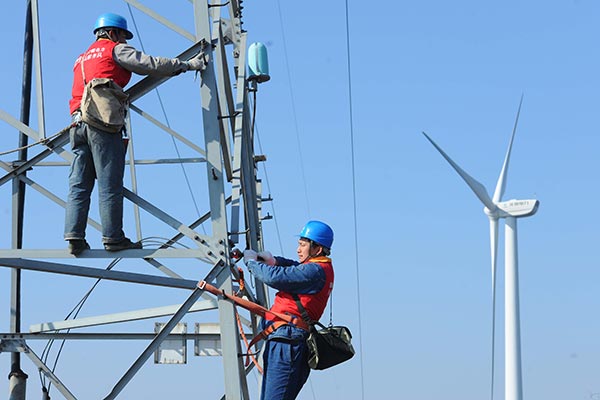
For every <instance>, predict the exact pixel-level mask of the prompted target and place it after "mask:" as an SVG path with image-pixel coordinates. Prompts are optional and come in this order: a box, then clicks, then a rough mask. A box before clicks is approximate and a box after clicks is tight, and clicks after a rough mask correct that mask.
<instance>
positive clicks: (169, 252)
mask: <svg viewBox="0 0 600 400" xmlns="http://www.w3.org/2000/svg"><path fill="white" fill-rule="evenodd" d="M204 253H205V252H204V250H201V249H139V250H137V249H136V250H121V251H119V252H118V254H117V253H115V252H112V251H106V250H84V251H83V253H81V254H79V255H78V256H74V255H72V254H71V253H70V252H69V251H68V250H67V249H41V250H35V249H10V250H0V258H36V259H40V258H67V259H87V258H101V259H107V258H109V259H110V258H196V259H198V260H201V261H203V262H208V263H210V260H209V259H207V258H206V257H204Z"/></svg>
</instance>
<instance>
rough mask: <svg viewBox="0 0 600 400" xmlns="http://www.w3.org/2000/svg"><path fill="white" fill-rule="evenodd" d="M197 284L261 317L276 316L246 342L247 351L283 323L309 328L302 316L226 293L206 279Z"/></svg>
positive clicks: (241, 279)
mask: <svg viewBox="0 0 600 400" xmlns="http://www.w3.org/2000/svg"><path fill="white" fill-rule="evenodd" d="M197 286H198V288H199V289H201V290H206V291H207V292H209V293H212V294H214V295H215V296H221V297H223V298H226V299H228V300H231V301H232V302H233V303H235V304H237V305H239V306H240V307H242V308H245V309H246V310H248V311H250V312H251V313H253V314H256V315H259V316H261V317H263V318H265V316H266V314H270V315H273V316H275V317H276V318H277V320H275V322H273V323H272V324H271V325H269V326H268V327H267V328H266V329H264V330H263V331H262V332H260V333H259V334H258V335H256V336H254V337H253V338H252V340H251V341H250V343H249V344H248V351H250V348H252V346H254V345H255V344H256V343H257V342H258V341H259V340H264V339H266V338H267V337H268V336H269V335H270V334H271V333H273V332H274V331H275V330H277V328H279V327H281V326H283V325H288V324H290V325H294V326H296V327H298V328H300V329H304V330H305V331H308V330H309V326H308V324H307V323H306V322H304V321H303V320H302V318H299V317H298V316H296V315H291V314H283V313H279V312H274V311H271V310H269V309H268V308H266V307H263V306H261V305H260V304H256V303H254V302H252V301H249V300H246V299H243V298H241V297H239V296H236V295H232V294H229V293H226V292H225V291H224V290H222V289H219V288H217V287H215V286H213V285H211V284H210V283H208V282H206V281H200V282H198V285H197ZM242 286H243V278H241V277H240V287H242ZM253 361H254V360H253ZM248 363H249V361H248V359H246V364H248Z"/></svg>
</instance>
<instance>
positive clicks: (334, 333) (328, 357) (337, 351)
mask: <svg viewBox="0 0 600 400" xmlns="http://www.w3.org/2000/svg"><path fill="white" fill-rule="evenodd" d="M294 300H295V301H296V304H297V305H298V310H300V313H301V314H302V319H304V321H305V322H306V323H307V324H308V325H309V326H310V331H309V332H310V333H309V335H308V338H307V339H306V345H307V347H308V366H309V367H310V368H312V369H327V368H330V367H333V366H334V365H338V364H341V363H343V362H344V361H347V360H349V359H351V358H352V357H353V356H354V347H352V334H351V333H350V329H348V328H347V327H345V326H333V325H332V324H331V323H330V325H329V326H327V327H326V326H324V325H322V324H321V323H320V322H318V321H316V322H315V321H312V320H311V319H310V317H309V316H308V313H307V312H306V309H305V308H304V306H303V305H302V303H301V302H300V298H299V297H298V295H296V294H294ZM315 325H318V326H319V327H320V328H321V329H317V328H316V327H315Z"/></svg>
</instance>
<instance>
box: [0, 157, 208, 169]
mask: <svg viewBox="0 0 600 400" xmlns="http://www.w3.org/2000/svg"><path fill="white" fill-rule="evenodd" d="M0 162H2V161H0ZM129 162H130V160H129V159H128V160H125V163H126V164H129ZM133 162H134V163H135V165H161V164H199V163H203V162H206V159H205V158H203V157H185V158H157V159H136V160H134V161H133ZM70 165H71V164H70V163H68V162H66V161H44V162H41V163H37V164H36V167H68V166H70ZM9 170H10V167H9Z"/></svg>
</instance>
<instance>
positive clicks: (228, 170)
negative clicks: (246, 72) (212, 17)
mask: <svg viewBox="0 0 600 400" xmlns="http://www.w3.org/2000/svg"><path fill="white" fill-rule="evenodd" d="M214 25H215V28H214V29H213V34H218V35H219V36H218V40H217V43H218V46H217V48H216V50H215V53H216V60H215V64H216V66H217V91H218V93H219V96H218V99H219V104H218V105H219V133H220V135H221V149H222V152H223V163H224V166H225V174H226V176H227V181H229V182H231V180H232V179H233V171H232V168H233V167H232V165H231V139H230V136H231V132H232V130H233V118H234V117H235V113H234V109H233V99H232V94H231V81H230V80H229V71H228V67H227V56H226V55H225V45H224V44H223V34H222V31H221V24H220V21H215V23H214ZM227 120H228V121H227Z"/></svg>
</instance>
